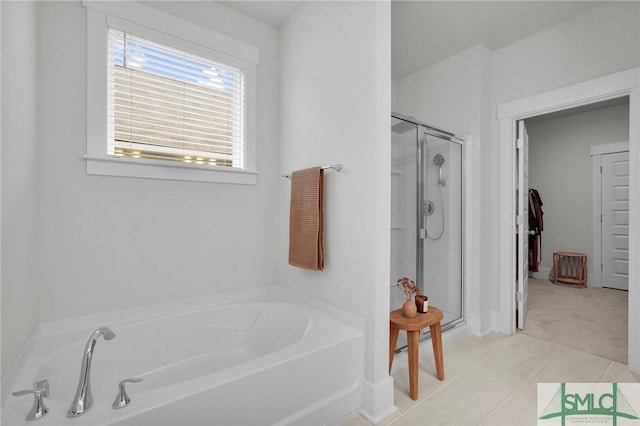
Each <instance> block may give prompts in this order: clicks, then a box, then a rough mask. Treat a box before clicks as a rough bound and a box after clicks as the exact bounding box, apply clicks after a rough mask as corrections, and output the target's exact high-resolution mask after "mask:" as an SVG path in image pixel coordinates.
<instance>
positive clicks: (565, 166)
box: [527, 103, 629, 279]
mask: <svg viewBox="0 0 640 426" xmlns="http://www.w3.org/2000/svg"><path fill="white" fill-rule="evenodd" d="M527 131H528V134H529V187H531V188H536V189H537V190H538V191H539V193H540V197H541V198H542V202H543V203H544V205H543V206H542V211H543V212H544V215H543V219H544V231H543V232H542V262H541V264H540V270H541V278H544V279H546V278H547V277H548V274H549V270H550V269H551V267H552V266H553V252H554V251H574V252H580V253H586V254H587V256H588V265H587V266H588V270H589V271H594V270H595V269H594V268H595V267H596V265H594V264H593V259H594V257H593V250H594V247H593V235H592V234H593V233H592V230H593V223H592V222H593V179H592V159H591V154H590V147H591V146H594V145H602V144H607V143H613V142H626V141H628V140H629V104H628V103H627V104H625V105H617V106H612V107H608V108H603V109H597V110H593V111H587V112H580V113H576V114H571V115H567V116H562V117H558V118H551V119H548V120H543V121H535V120H534V121H533V122H529V121H527ZM598 249H599V247H598ZM597 267H598V268H599V267H600V265H597ZM590 277H591V275H590Z"/></svg>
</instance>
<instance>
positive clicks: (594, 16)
mask: <svg viewBox="0 0 640 426" xmlns="http://www.w3.org/2000/svg"><path fill="white" fill-rule="evenodd" d="M639 18H640V3H638V2H607V3H605V4H604V5H603V6H600V7H598V8H595V9H592V10H590V11H588V12H586V13H584V14H582V15H579V16H577V17H575V18H573V19H570V20H568V21H565V22H563V23H561V24H559V25H556V26H554V27H551V28H549V29H546V30H544V31H540V32H539V33H537V34H534V35H532V36H530V37H527V38H525V39H522V40H520V41H517V42H515V43H512V44H510V45H508V46H505V47H503V48H501V49H497V50H495V51H493V52H492V54H491V61H492V81H491V92H492V102H491V105H492V107H491V113H492V120H491V123H492V130H491V134H492V137H491V141H492V142H491V148H490V155H489V157H488V158H489V162H488V163H487V164H486V165H487V166H488V167H489V170H490V173H489V181H488V183H487V184H488V187H489V188H490V191H489V192H488V197H487V198H486V200H485V202H486V204H485V205H486V208H487V209H488V213H489V215H488V216H487V217H489V218H491V220H490V226H491V227H492V229H494V230H495V232H492V233H491V238H490V239H488V240H487V241H486V242H485V246H486V247H487V248H488V249H489V250H490V252H492V253H496V254H497V253H499V251H500V247H499V235H498V221H499V218H500V212H499V206H500V196H499V195H500V194H499V189H500V167H499V164H500V163H499V162H500V137H499V134H500V133H499V128H498V121H497V119H496V108H497V106H498V105H500V104H502V103H504V102H507V101H510V100H515V99H521V98H523V97H526V96H530V95H532V94H536V93H541V92H545V91H548V90H552V89H555V88H560V87H564V86H567V85H570V84H574V83H578V82H581V81H585V80H589V79H592V78H596V77H599V76H603V75H607V74H610V73H614V72H616V71H622V70H625V69H629V68H633V67H635V66H638V65H640V55H639V53H640V19H639ZM505 261H507V260H505V259H500V258H499V256H495V257H493V258H492V259H491V264H490V265H487V266H488V267H489V268H491V270H492V271H495V273H493V274H492V277H491V280H490V298H491V305H490V307H491V309H493V310H494V311H495V312H498V311H500V293H499V291H500V289H499V282H500V280H499V275H498V271H499V269H500V264H501V262H505ZM496 321H499V320H497V317H496ZM495 326H496V328H499V325H497V323H496V324H495Z"/></svg>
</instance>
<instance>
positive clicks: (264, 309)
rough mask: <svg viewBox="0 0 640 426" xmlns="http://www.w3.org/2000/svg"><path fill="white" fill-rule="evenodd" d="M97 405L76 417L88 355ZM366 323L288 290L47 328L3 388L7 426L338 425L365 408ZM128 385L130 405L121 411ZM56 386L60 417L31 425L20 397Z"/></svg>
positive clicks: (53, 411)
mask: <svg viewBox="0 0 640 426" xmlns="http://www.w3.org/2000/svg"><path fill="white" fill-rule="evenodd" d="M102 326H106V327H109V328H110V329H111V330H113V332H114V333H115V334H116V337H115V338H114V339H112V340H110V341H105V340H104V339H102V338H101V339H99V340H98V342H97V344H96V346H95V350H94V356H93V362H92V367H91V388H92V391H93V397H94V405H93V407H92V408H91V409H90V410H89V411H88V412H87V413H86V414H84V415H82V416H80V417H77V418H73V419H69V418H67V417H66V413H67V409H68V408H69V406H70V404H71V401H72V399H73V397H74V394H75V391H76V387H77V384H78V379H79V374H80V364H81V360H82V352H83V348H84V346H85V344H86V341H87V339H88V338H89V336H90V334H91V333H92V331H93V330H94V329H96V328H98V327H102ZM363 365H364V321H363V320H362V319H360V318H358V317H355V316H353V315H350V314H348V313H345V312H342V311H340V310H338V309H336V308H333V307H331V306H328V305H325V304H322V303H320V302H318V301H315V300H313V299H310V298H306V297H304V296H302V295H299V294H297V293H294V292H291V291H289V290H286V289H284V288H282V287H279V286H267V287H260V288H257V289H252V290H251V291H242V292H234V293H228V294H225V295H216V296H215V297H210V298H208V299H206V300H203V299H202V298H200V299H198V300H185V301H178V302H172V303H169V304H164V305H154V306H146V307H141V308H133V309H127V310H121V311H116V312H108V313H102V314H98V315H91V316H86V317H82V318H76V319H70V320H62V321H54V322H49V323H44V324H42V325H40V326H39V327H38V329H37V330H36V332H34V335H33V336H32V337H31V339H30V340H29V341H28V342H27V344H26V345H25V348H24V349H23V351H22V354H21V356H20V357H19V359H18V361H17V362H16V363H15V364H14V365H13V367H12V369H11V370H10V371H9V373H8V374H7V377H6V378H5V380H4V381H3V386H2V424H3V425H6V426H8V425H26V424H29V425H42V426H45V425H153V426H159V425H172V426H174V425H185V426H186V425H271V424H305V425H311V424H327V423H331V422H335V421H337V420H339V419H340V418H342V417H344V416H346V415H348V414H349V413H351V412H353V411H355V410H357V409H358V408H359V407H360V405H361V385H362V380H363V374H364V371H363ZM129 377H135V378H141V379H143V380H142V382H139V383H128V384H127V393H128V394H129V396H130V397H131V403H130V405H129V406H127V407H125V408H122V409H118V410H114V409H112V408H111V404H112V403H113V401H114V399H115V398H116V395H117V390H118V382H119V381H121V380H123V379H125V378H129ZM43 379H47V380H48V381H49V384H50V397H49V398H48V399H45V404H46V405H47V407H48V408H49V413H48V414H47V415H46V416H45V417H43V418H42V419H39V420H37V421H35V422H27V421H26V420H25V416H26V414H27V413H28V412H29V410H30V408H31V405H32V402H33V398H32V397H31V396H22V397H19V398H18V397H13V396H12V395H11V392H13V391H17V390H22V389H30V388H31V387H32V386H33V383H34V382H35V381H38V380H43Z"/></svg>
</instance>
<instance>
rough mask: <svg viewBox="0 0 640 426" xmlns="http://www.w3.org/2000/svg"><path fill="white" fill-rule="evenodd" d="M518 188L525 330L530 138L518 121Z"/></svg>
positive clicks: (520, 322)
mask: <svg viewBox="0 0 640 426" xmlns="http://www.w3.org/2000/svg"><path fill="white" fill-rule="evenodd" d="M516 157H517V163H516V164H517V168H518V170H517V172H518V186H517V188H516V192H517V194H516V204H517V205H516V235H517V239H518V245H517V247H518V265H517V278H516V298H517V299H516V300H517V301H518V304H517V309H518V315H517V324H516V325H517V327H518V328H519V329H521V330H522V329H523V328H524V321H525V319H526V318H527V309H528V284H529V137H528V135H527V129H526V128H525V126H524V121H523V120H520V121H518V139H517V149H516Z"/></svg>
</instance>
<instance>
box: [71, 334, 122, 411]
mask: <svg viewBox="0 0 640 426" xmlns="http://www.w3.org/2000/svg"><path fill="white" fill-rule="evenodd" d="M100 336H104V340H111V339H113V338H114V337H116V335H115V333H114V332H113V331H111V330H110V329H108V328H107V327H100V328H99V329H97V330H96V331H94V332H93V334H91V337H89V340H88V341H87V345H86V346H85V347H84V352H83V353H82V366H81V367H80V381H79V382H78V390H76V396H75V397H74V398H73V402H72V403H71V407H69V411H67V417H78V416H81V415H83V414H84V413H86V412H87V411H89V409H90V408H91V406H92V405H93V395H91V358H92V357H93V349H94V348H95V346H96V342H97V341H98V339H99V338H100Z"/></svg>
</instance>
